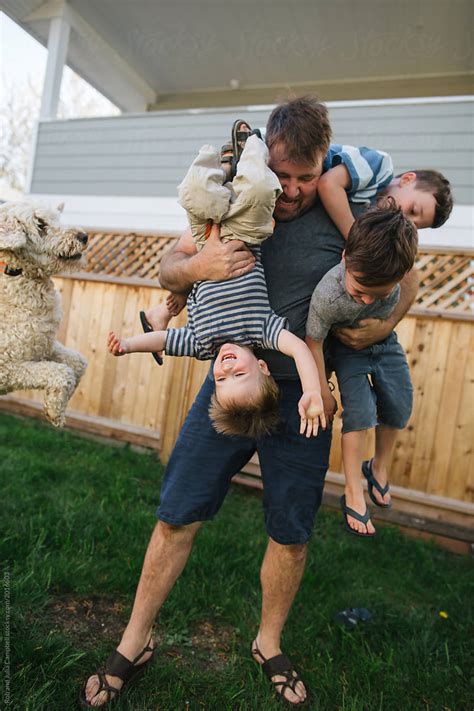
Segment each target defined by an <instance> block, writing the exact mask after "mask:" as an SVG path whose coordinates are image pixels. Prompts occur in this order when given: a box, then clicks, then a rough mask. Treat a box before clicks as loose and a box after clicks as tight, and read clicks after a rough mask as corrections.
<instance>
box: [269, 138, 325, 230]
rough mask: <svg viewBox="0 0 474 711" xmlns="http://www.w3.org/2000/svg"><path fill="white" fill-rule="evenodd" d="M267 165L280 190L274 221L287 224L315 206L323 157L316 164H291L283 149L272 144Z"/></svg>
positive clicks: (283, 147) (280, 145)
mask: <svg viewBox="0 0 474 711" xmlns="http://www.w3.org/2000/svg"><path fill="white" fill-rule="evenodd" d="M268 165H269V167H270V168H271V169H272V170H273V172H274V173H276V175H277V177H278V180H279V181H280V183H281V187H282V190H283V192H282V194H281V195H280V197H279V198H278V200H277V201H276V205H275V210H274V212H273V216H274V217H275V219H276V220H280V221H281V222H289V221H290V220H294V219H295V218H296V217H299V216H300V215H302V214H303V213H304V212H306V211H307V210H309V209H310V207H312V206H313V205H314V203H315V202H316V196H317V194H318V180H319V178H320V177H321V173H322V166H323V156H321V157H320V158H319V159H317V160H316V162H315V163H293V162H291V161H290V160H289V159H288V156H287V150H286V147H285V145H284V144H283V143H274V144H273V146H272V147H271V148H270V159H269V161H268Z"/></svg>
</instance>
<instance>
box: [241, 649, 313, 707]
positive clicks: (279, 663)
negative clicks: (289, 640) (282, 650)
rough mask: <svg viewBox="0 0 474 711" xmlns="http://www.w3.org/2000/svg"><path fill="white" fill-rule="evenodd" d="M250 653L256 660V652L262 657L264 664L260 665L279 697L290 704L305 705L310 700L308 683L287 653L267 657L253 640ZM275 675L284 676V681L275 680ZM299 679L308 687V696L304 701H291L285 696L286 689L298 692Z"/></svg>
mask: <svg viewBox="0 0 474 711" xmlns="http://www.w3.org/2000/svg"><path fill="white" fill-rule="evenodd" d="M250 653H251V655H252V659H254V660H255V656H254V655H255V654H258V656H259V657H260V659H262V661H263V664H261V665H260V666H261V668H262V671H263V673H264V674H265V676H266V677H267V678H268V680H269V682H270V684H272V686H273V687H274V689H275V693H276V695H277V699H280V700H281V701H284V702H286V703H287V704H290V706H304V705H305V704H306V703H307V702H308V698H309V696H308V689H307V688H306V684H305V683H304V681H303V679H302V678H301V677H300V675H299V674H298V672H297V671H296V670H295V669H293V664H292V663H291V661H290V659H289V658H288V657H287V656H286V654H277V655H275V656H274V657H270V659H266V658H265V657H264V656H263V654H262V653H261V651H260V650H259V648H258V647H257V643H256V642H255V641H254V642H252V644H251V646H250ZM255 661H256V660H255ZM257 664H258V662H257ZM274 676H283V677H284V681H273V679H272V677H274ZM299 681H301V683H302V684H303V685H304V687H305V688H306V698H305V700H304V701H299V702H298V701H290V700H289V699H288V698H287V697H286V696H284V693H285V689H290V691H292V692H293V693H294V694H296V690H295V689H296V684H297V683H298V682H299ZM296 695H297V694H296Z"/></svg>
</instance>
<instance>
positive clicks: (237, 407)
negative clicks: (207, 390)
mask: <svg viewBox="0 0 474 711" xmlns="http://www.w3.org/2000/svg"><path fill="white" fill-rule="evenodd" d="M279 400H280V390H279V388H278V385H277V384H276V382H275V380H274V379H273V378H272V376H271V375H263V374H262V376H261V379H260V388H259V391H258V393H257V395H256V397H255V398H254V399H253V400H251V401H249V402H247V403H246V404H244V405H243V404H242V403H237V402H235V401H232V400H230V401H229V402H227V403H226V404H225V405H222V404H221V403H220V402H219V400H218V399H217V396H216V395H215V394H214V395H213V396H212V398H211V404H210V406H209V417H210V418H211V422H212V424H213V427H214V429H215V430H217V432H219V433H220V434H225V435H237V436H239V437H251V438H252V439H259V438H260V437H263V436H264V435H267V434H270V433H271V432H273V430H274V429H275V428H276V426H277V425H278V422H279V420H280V417H279V408H278V405H279Z"/></svg>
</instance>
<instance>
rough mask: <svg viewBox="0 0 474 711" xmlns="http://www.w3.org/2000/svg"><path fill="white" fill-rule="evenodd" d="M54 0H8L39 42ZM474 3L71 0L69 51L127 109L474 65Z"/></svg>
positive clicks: (1, 5)
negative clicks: (166, 99)
mask: <svg viewBox="0 0 474 711" xmlns="http://www.w3.org/2000/svg"><path fill="white" fill-rule="evenodd" d="M55 4H57V3H56V0H54V1H53V3H52V5H53V6H54V5H55ZM50 7H51V3H47V4H45V3H43V2H41V0H21V2H19V1H18V0H0V9H3V10H4V11H5V12H6V13H7V14H8V15H9V16H10V17H12V19H14V20H15V21H16V22H18V23H19V24H20V25H21V26H22V27H24V28H25V29H26V30H27V31H28V32H30V34H32V35H33V36H34V37H36V38H37V39H38V40H39V41H40V42H42V44H46V43H47V33H48V20H47V19H45V17H44V15H45V12H44V9H46V11H47V10H48V9H49V8H50ZM41 8H43V11H42V14H41V11H40V13H38V10H41ZM472 10H473V5H472V2H471V0H456V2H454V3H453V2H451V1H450V0H436V2H433V0H418V1H417V2H412V0H399V1H398V2H396V3H395V2H393V0H357V1H356V2H354V0H331V2H329V0H289V1H288V2H284V3H283V2H274V1H273V0H226V2H218V1H217V0H174V1H173V2H171V0H164V1H162V2H161V1H160V2H150V1H145V0H120V1H117V0H100V2H98V1H97V0H69V2H68V11H69V12H70V13H71V16H72V17H74V22H73V30H72V32H71V41H70V47H69V54H68V60H67V63H68V64H69V66H71V67H72V68H73V69H75V71H77V72H78V73H79V74H81V75H82V76H84V78H85V79H87V80H88V81H89V82H90V83H91V84H92V85H93V86H95V87H96V88H97V89H99V90H100V91H101V92H102V93H104V94H105V95H106V96H108V97H109V98H110V99H111V100H112V101H114V103H117V104H118V105H119V106H121V107H122V108H124V109H126V110H127V111H130V110H133V111H141V110H143V106H144V104H146V103H151V102H153V101H154V100H155V97H156V96H157V97H158V98H159V96H160V94H179V93H181V94H183V93H189V92H194V91H214V90H223V91H224V90H229V89H230V88H231V87H234V88H239V89H250V88H256V89H258V88H261V87H272V86H275V87H276V86H279V87H281V86H286V87H287V88H288V90H292V89H293V90H295V89H297V88H298V86H301V85H303V84H308V83H315V82H316V83H318V82H331V81H334V82H341V81H347V82H352V81H364V80H374V79H375V80H379V81H383V80H384V79H409V78H414V77H429V76H431V77H433V76H436V77H449V76H455V75H459V74H466V73H467V72H470V71H472V37H471V28H472V24H473V23H472ZM46 14H47V13H46Z"/></svg>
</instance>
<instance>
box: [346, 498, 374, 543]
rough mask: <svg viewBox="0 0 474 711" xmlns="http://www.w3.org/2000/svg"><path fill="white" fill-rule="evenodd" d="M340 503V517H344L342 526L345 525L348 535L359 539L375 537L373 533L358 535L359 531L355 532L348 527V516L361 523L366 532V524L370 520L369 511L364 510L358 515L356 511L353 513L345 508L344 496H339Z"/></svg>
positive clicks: (348, 508) (352, 510)
mask: <svg viewBox="0 0 474 711" xmlns="http://www.w3.org/2000/svg"><path fill="white" fill-rule="evenodd" d="M340 502H341V509H342V515H343V516H344V525H345V528H346V531H348V532H349V533H352V535H353V536H359V538H373V537H374V536H375V532H374V533H359V531H356V530H355V529H354V528H352V527H351V526H350V525H349V521H348V520H347V517H348V516H352V518H355V519H356V521H360V522H361V523H363V524H364V526H365V528H366V530H367V523H368V522H369V519H370V513H369V509H368V508H366V509H365V513H364V514H360V513H358V512H357V511H354V509H351V508H350V507H349V506H346V497H345V496H341V498H340Z"/></svg>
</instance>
